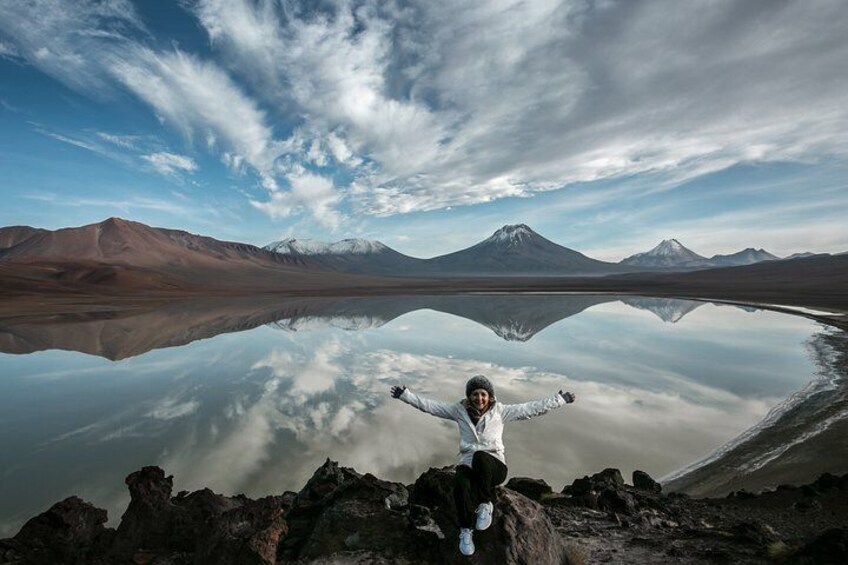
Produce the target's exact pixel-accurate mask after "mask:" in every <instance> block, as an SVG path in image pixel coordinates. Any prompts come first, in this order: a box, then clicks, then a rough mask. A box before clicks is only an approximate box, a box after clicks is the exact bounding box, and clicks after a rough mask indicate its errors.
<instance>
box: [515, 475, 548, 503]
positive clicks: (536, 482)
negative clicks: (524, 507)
mask: <svg viewBox="0 0 848 565" xmlns="http://www.w3.org/2000/svg"><path fill="white" fill-rule="evenodd" d="M506 488H508V489H512V490H514V491H515V492H520V493H521V494H523V495H524V496H526V497H527V498H529V499H532V500H535V501H536V502H539V501H540V500H542V497H543V496H544V495H546V494H551V493H552V492H553V489H552V488H551V486H550V485H549V484H548V483H546V482H545V481H543V480H542V479H530V478H527V477H513V478H511V479H510V480H509V481H507V483H506Z"/></svg>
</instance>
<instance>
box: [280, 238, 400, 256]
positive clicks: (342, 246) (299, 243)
mask: <svg viewBox="0 0 848 565" xmlns="http://www.w3.org/2000/svg"><path fill="white" fill-rule="evenodd" d="M264 249H267V250H268V251H273V252H275V253H280V254H282V255H365V254H367V253H381V252H383V251H386V250H388V249H389V248H388V247H387V246H385V245H383V244H382V243H381V242H379V241H375V240H369V239H343V240H341V241H336V242H332V243H329V242H326V241H319V240H317V239H295V238H293V237H289V238H286V239H283V240H280V241H274V242H273V243H269V244H268V245H266V246H265V247H264Z"/></svg>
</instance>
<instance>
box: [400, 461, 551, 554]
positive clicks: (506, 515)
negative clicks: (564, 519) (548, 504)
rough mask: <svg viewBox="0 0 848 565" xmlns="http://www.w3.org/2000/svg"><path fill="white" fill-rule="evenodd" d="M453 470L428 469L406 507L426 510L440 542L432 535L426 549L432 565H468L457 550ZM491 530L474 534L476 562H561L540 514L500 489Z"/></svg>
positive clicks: (538, 509)
mask: <svg viewBox="0 0 848 565" xmlns="http://www.w3.org/2000/svg"><path fill="white" fill-rule="evenodd" d="M454 471H455V468H454V467H445V468H442V469H430V470H429V471H427V472H426V473H424V474H423V475H421V476H420V477H419V478H418V480H417V481H416V482H415V485H414V486H413V488H412V494H411V496H410V502H411V503H414V504H417V505H421V506H425V507H427V508H430V509H431V512H432V515H433V518H434V520H435V521H436V523H437V525H438V527H439V529H440V530H441V532H443V533H444V539H440V538H438V537H437V536H436V535H435V534H434V535H432V536H431V538H430V540H429V544H428V545H431V546H435V547H436V548H437V549H438V553H439V555H438V558H437V559H435V560H434V561H433V562H435V563H467V562H468V558H466V557H463V556H462V555H460V554H459V552H458V550H457V544H458V542H459V525H458V523H457V520H456V514H455V509H454V501H453V480H454ZM496 492H497V495H496V499H495V501H494V504H495V513H494V517H493V521H492V526H491V527H490V528H489V529H488V530H486V531H483V532H480V531H475V532H474V545H475V546H476V548H477V551H476V552H475V554H474V560H475V562H479V563H503V564H518V563H540V564H544V563H550V564H557V565H559V564H561V563H564V562H565V561H566V557H565V548H564V546H563V542H562V540H561V538H560V536H559V535H558V534H557V532H556V530H555V529H554V527H553V524H552V523H551V521H550V519H549V518H548V516H547V514H546V513H545V510H544V508H543V507H542V506H541V505H540V504H538V503H536V502H534V501H533V500H530V499H529V498H527V497H525V496H523V495H521V494H519V493H517V492H513V491H512V490H509V489H505V488H498V489H497V491H496Z"/></svg>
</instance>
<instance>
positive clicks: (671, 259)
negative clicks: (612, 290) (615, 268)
mask: <svg viewBox="0 0 848 565" xmlns="http://www.w3.org/2000/svg"><path fill="white" fill-rule="evenodd" d="M621 264H622V265H632V266H637V267H659V268H668V267H709V266H710V260H709V259H707V258H706V257H703V256H701V255H698V254H697V253H695V252H694V251H692V250H691V249H688V248H686V247H685V246H684V245H683V244H682V243H680V242H679V241H677V240H676V239H664V240H663V241H661V242H660V244H659V245H657V246H656V247H654V248H653V249H651V250H650V251H646V252H644V253H637V254H635V255H631V256H630V257H627V258H626V259H623V260H622V261H621Z"/></svg>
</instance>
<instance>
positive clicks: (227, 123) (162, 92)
mask: <svg viewBox="0 0 848 565" xmlns="http://www.w3.org/2000/svg"><path fill="white" fill-rule="evenodd" d="M132 55H133V56H132V57H130V58H127V59H125V60H121V61H117V62H116V63H115V64H114V65H113V67H112V71H113V72H114V73H115V75H116V76H117V77H118V78H119V80H120V81H121V82H122V83H123V84H124V85H126V86H127V87H128V88H129V89H130V90H131V91H133V92H134V93H135V94H136V95H137V96H138V97H139V98H141V99H142V100H144V101H145V102H146V103H147V104H149V105H150V106H151V108H153V110H154V111H155V112H156V113H157V114H158V115H160V116H162V117H163V118H164V119H165V121H167V122H168V123H169V124H171V125H172V126H173V127H175V128H177V129H178V130H179V131H181V132H182V133H183V134H184V135H185V136H186V137H188V138H192V137H193V136H195V135H201V136H202V139H204V140H206V139H208V138H209V136H210V135H212V136H214V137H215V138H216V139H217V140H220V141H221V142H222V143H224V144H225V145H226V146H227V147H228V148H229V149H230V150H231V151H233V152H234V153H235V154H236V155H238V156H240V157H242V158H244V159H245V160H246V161H247V162H248V163H250V164H251V165H252V166H253V167H254V168H255V169H256V170H257V171H258V172H259V173H260V174H268V173H269V171H270V169H271V165H272V164H273V162H274V159H275V158H276V156H277V154H276V153H275V151H277V149H276V148H275V143H274V141H273V137H272V134H271V129H270V127H269V126H268V125H266V120H265V114H264V112H262V110H260V109H259V108H258V106H257V105H256V104H255V103H254V102H253V101H252V100H251V99H250V98H249V97H247V96H246V95H245V94H244V93H243V92H242V90H241V89H240V88H239V87H238V85H237V84H236V83H234V82H233V81H232V80H231V79H230V77H229V76H228V75H227V74H226V73H225V72H224V71H222V70H221V69H220V68H218V67H217V66H216V65H215V64H214V63H210V62H206V61H202V60H200V59H198V58H196V57H194V56H192V55H190V54H187V53H183V52H182V51H174V52H173V53H158V52H155V51H152V50H150V49H146V48H137V49H135V50H133V52H132Z"/></svg>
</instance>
